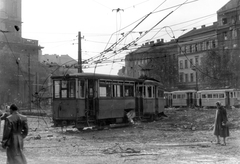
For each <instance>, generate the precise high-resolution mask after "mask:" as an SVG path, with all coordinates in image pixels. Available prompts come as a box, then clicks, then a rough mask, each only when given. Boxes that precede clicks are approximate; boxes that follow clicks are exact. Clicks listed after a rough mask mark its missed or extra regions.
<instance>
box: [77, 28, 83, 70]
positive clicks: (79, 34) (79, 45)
mask: <svg viewBox="0 0 240 164" xmlns="http://www.w3.org/2000/svg"><path fill="white" fill-rule="evenodd" d="M81 39H82V37H81V32H78V73H82V45H81Z"/></svg>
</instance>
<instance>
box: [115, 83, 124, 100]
mask: <svg viewBox="0 0 240 164" xmlns="http://www.w3.org/2000/svg"><path fill="white" fill-rule="evenodd" d="M113 97H123V86H122V85H116V84H115V85H113Z"/></svg>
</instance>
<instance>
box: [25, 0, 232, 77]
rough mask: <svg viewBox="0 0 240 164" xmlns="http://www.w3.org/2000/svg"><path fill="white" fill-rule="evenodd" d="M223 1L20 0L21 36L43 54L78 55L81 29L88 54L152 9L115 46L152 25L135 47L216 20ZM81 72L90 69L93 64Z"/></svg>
mask: <svg viewBox="0 0 240 164" xmlns="http://www.w3.org/2000/svg"><path fill="white" fill-rule="evenodd" d="M184 2H185V4H183V5H182V6H177V5H180V4H182V3H184ZM227 2H229V0H188V1H187V0H22V21H23V24H22V37H24V38H28V39H36V40H38V41H39V44H40V45H41V46H43V47H44V49H43V50H42V51H43V54H58V55H62V54H68V55H69V56H71V57H72V58H74V59H77V58H78V46H77V43H78V41H77V39H78V38H77V35H78V32H79V31H80V32H81V34H82V36H84V38H83V39H82V56H83V57H82V58H83V59H88V58H90V57H93V56H96V55H99V54H100V53H101V52H102V51H104V50H105V49H106V48H108V47H109V46H111V44H113V43H114V42H116V41H117V40H118V39H120V38H121V37H122V36H123V35H121V34H123V33H124V34H127V32H129V31H130V30H132V29H133V28H134V27H135V26H136V25H137V24H138V23H139V22H140V21H141V20H142V19H143V18H144V16H146V15H147V14H149V13H150V12H153V13H152V14H151V15H150V16H149V17H147V18H146V19H145V20H144V21H143V22H142V23H141V24H140V25H139V26H137V28H135V29H134V30H133V32H131V33H130V34H129V35H128V36H127V37H126V38H125V39H124V40H123V41H122V42H121V43H120V44H119V45H118V46H117V47H116V48H114V49H115V50H118V49H120V48H122V47H123V46H124V45H126V44H128V43H130V42H131V41H133V40H136V38H138V37H140V33H141V34H144V33H145V32H146V31H148V30H150V29H151V28H152V27H154V26H156V27H155V28H153V29H152V30H151V31H150V32H148V33H147V34H146V35H145V36H144V37H142V38H141V39H140V40H139V41H138V42H137V46H140V45H142V44H143V43H145V42H148V41H149V40H154V41H156V40H157V39H164V40H165V41H169V40H171V39H173V38H174V37H175V38H177V37H179V36H180V35H182V34H184V33H186V32H188V31H189V30H191V29H192V28H193V27H196V28H200V27H201V25H206V26H209V25H211V24H212V23H213V22H214V21H216V20H217V15H216V12H217V10H219V9H220V8H221V7H222V6H223V5H225V4H226V3H227ZM174 6H175V7H174ZM117 9H120V10H117ZM171 12H172V13H171ZM168 14H170V15H168ZM167 15H168V16H167ZM166 16H167V17H166ZM164 17H166V18H165V19H164V20H162V19H163V18H164ZM161 20H162V21H161ZM158 23H159V24H158ZM121 29H122V30H121ZM116 31H119V32H117V33H116ZM135 48H136V46H135V47H131V48H130V49H132V50H134V49H135ZM110 53H111V52H110ZM126 53H129V51H123V52H122V53H120V54H118V55H116V56H114V57H113V58H111V60H112V61H115V60H116V61H119V60H118V59H121V58H124V55H125V54H126ZM123 64H124V63H119V62H115V63H113V64H112V63H108V67H102V68H100V67H99V69H98V70H99V71H97V72H101V71H104V72H105V73H111V74H116V72H117V70H118V69H119V68H120V67H122V66H123ZM105 65H106V64H105ZM85 71H87V72H91V71H92V69H86V70H85Z"/></svg>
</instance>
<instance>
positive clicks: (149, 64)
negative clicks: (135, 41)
mask: <svg viewBox="0 0 240 164" xmlns="http://www.w3.org/2000/svg"><path fill="white" fill-rule="evenodd" d="M177 50H178V49H177V44H176V41H175V40H172V41H171V42H164V41H163V40H157V42H156V43H154V42H153V41H152V42H150V43H145V45H143V46H142V47H140V48H138V49H137V50H135V51H133V52H132V53H130V54H128V55H127V56H126V58H125V75H127V76H131V77H135V78H139V77H149V78H154V79H156V80H158V81H160V82H162V83H163V85H164V86H165V89H166V90H173V89H174V87H175V86H176V85H177V83H176V82H177V81H178V71H177Z"/></svg>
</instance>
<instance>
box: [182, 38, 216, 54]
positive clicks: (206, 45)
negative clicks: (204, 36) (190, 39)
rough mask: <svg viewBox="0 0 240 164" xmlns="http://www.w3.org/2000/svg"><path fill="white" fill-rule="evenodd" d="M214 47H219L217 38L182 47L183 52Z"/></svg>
mask: <svg viewBox="0 0 240 164" xmlns="http://www.w3.org/2000/svg"><path fill="white" fill-rule="evenodd" d="M213 48H217V41H216V40H209V41H204V42H200V43H194V44H189V45H185V46H181V47H180V52H181V54H187V53H194V52H198V51H205V50H210V49H213Z"/></svg>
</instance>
